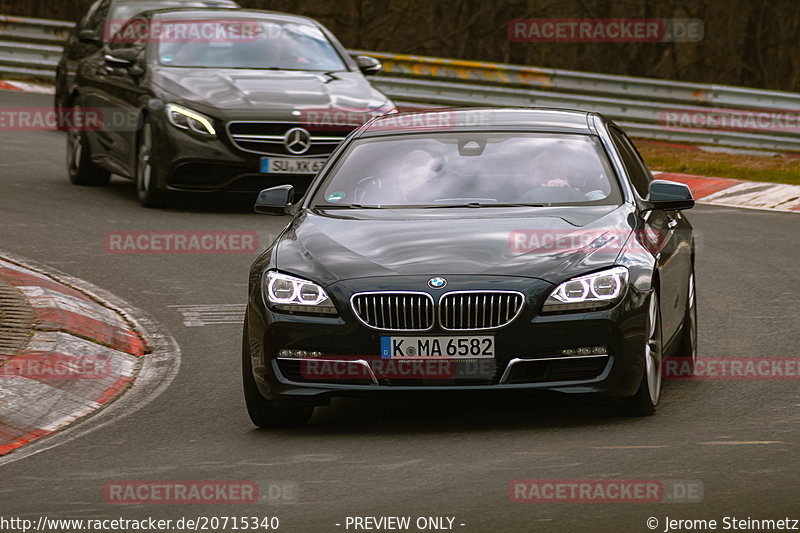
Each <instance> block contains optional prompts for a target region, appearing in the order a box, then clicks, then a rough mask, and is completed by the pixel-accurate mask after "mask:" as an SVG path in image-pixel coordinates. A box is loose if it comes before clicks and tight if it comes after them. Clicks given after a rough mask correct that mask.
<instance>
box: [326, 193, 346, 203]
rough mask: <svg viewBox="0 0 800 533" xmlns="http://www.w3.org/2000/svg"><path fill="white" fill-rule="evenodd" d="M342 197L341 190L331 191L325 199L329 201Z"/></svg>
mask: <svg viewBox="0 0 800 533" xmlns="http://www.w3.org/2000/svg"><path fill="white" fill-rule="evenodd" d="M342 198H344V193H343V192H332V193H330V194H329V195H328V196H327V197H326V198H325V199H326V200H328V201H329V202H338V201H339V200H341V199H342Z"/></svg>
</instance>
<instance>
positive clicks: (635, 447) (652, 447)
mask: <svg viewBox="0 0 800 533" xmlns="http://www.w3.org/2000/svg"><path fill="white" fill-rule="evenodd" d="M656 448H669V446H589V449H590V450H652V449H656Z"/></svg>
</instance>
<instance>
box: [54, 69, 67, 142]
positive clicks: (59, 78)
mask: <svg viewBox="0 0 800 533" xmlns="http://www.w3.org/2000/svg"><path fill="white" fill-rule="evenodd" d="M65 84H66V80H65V79H64V74H63V73H62V71H61V69H60V68H59V69H58V70H57V71H56V83H55V89H56V94H55V96H54V97H53V109H54V110H55V112H56V116H57V117H58V120H57V122H56V129H58V130H60V131H69V129H68V128H66V127H65V126H64V124H65V123H66V121H65V120H63V119H64V118H65V117H64V112H65V109H66V107H67V98H66V87H65ZM66 118H68V117H66Z"/></svg>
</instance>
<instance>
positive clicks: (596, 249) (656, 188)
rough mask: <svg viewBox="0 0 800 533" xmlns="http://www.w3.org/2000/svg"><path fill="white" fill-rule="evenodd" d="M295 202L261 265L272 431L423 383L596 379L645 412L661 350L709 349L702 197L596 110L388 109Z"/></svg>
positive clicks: (251, 399)
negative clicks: (343, 401)
mask: <svg viewBox="0 0 800 533" xmlns="http://www.w3.org/2000/svg"><path fill="white" fill-rule="evenodd" d="M293 196H294V190H293V187H292V186H291V185H284V186H278V187H273V188H270V189H266V190H264V191H261V193H260V195H259V198H258V200H257V203H256V206H255V209H256V211H257V212H261V213H279V214H280V213H283V214H288V215H290V216H291V221H290V222H289V223H288V225H287V226H286V227H285V229H284V230H283V231H282V233H281V234H280V235H279V237H278V238H277V239H276V240H275V242H274V243H273V244H272V245H271V246H270V247H269V248H268V249H267V250H266V251H265V252H264V253H263V254H262V255H260V256H259V257H258V259H257V260H256V261H255V263H254V264H253V266H252V268H251V271H250V278H249V301H248V306H247V313H246V316H245V320H244V335H243V345H242V366H243V377H244V392H245V398H246V403H247V409H248V412H249V414H250V417H251V419H252V421H253V422H254V423H255V424H256V425H258V426H262V427H270V426H281V425H297V424H303V423H305V422H307V421H308V419H309V417H310V416H311V414H312V412H313V409H314V407H315V406H318V405H325V404H327V403H329V401H330V399H331V398H332V397H336V396H345V395H364V394H366V395H380V394H384V393H387V392H390V391H393V392H400V391H407V392H412V391H422V390H426V391H430V390H436V391H465V390H481V389H485V390H508V389H546V390H552V391H560V392H565V393H599V394H603V395H607V396H613V397H618V398H622V403H623V404H624V405H625V406H626V408H627V410H628V411H629V412H630V413H632V414H636V415H649V414H652V413H653V412H654V411H655V408H656V405H657V404H658V402H659V397H660V395H661V382H662V377H661V362H662V359H664V358H665V357H668V356H670V355H675V354H679V355H681V356H684V357H686V358H687V361H693V360H694V358H695V357H696V336H697V333H696V332H697V328H696V323H697V320H696V304H695V282H694V260H695V245H694V238H693V230H692V226H691V224H690V223H689V221H688V220H687V218H686V217H685V216H684V214H683V210H685V209H689V208H691V207H692V206H693V205H694V200H693V198H692V194H691V191H690V190H689V188H688V187H686V186H685V185H683V184H679V183H673V182H669V181H662V180H654V179H653V176H652V174H651V173H650V171H649V170H648V168H647V166H646V165H645V163H644V162H643V160H642V158H641V156H640V155H639V153H638V151H637V150H636V148H635V147H634V145H633V143H632V142H631V141H630V139H629V138H628V137H627V135H626V134H625V133H624V132H623V131H622V129H620V128H619V127H618V126H617V125H615V124H614V123H613V122H611V121H610V120H608V119H606V118H605V117H603V116H602V115H599V114H597V113H587V112H579V111H570V110H555V109H462V110H435V111H429V112H425V113H401V114H394V115H386V116H384V117H379V118H376V119H374V120H372V121H370V122H368V123H367V124H365V125H363V126H362V127H360V128H359V129H358V130H356V131H355V132H353V133H352V134H351V135H350V136H348V138H347V139H346V140H345V141H344V142H343V143H342V145H340V146H339V147H338V148H337V150H336V151H335V152H334V153H333V154H332V155H331V157H330V159H329V160H328V161H327V162H326V164H325V166H324V167H323V168H322V169H321V170H320V171H319V173H318V174H317V175H316V177H315V178H314V181H313V182H312V184H311V186H310V188H309V190H308V191H307V193H306V194H305V196H304V197H303V198H302V199H301V200H300V201H299V202H297V203H295V202H294V198H293Z"/></svg>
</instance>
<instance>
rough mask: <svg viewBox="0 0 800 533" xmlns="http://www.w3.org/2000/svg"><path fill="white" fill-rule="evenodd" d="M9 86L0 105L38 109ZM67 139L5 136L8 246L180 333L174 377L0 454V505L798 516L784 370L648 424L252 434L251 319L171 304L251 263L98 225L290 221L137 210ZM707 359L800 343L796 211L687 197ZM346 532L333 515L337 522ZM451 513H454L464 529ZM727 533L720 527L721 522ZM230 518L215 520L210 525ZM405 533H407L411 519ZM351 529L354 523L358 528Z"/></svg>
mask: <svg viewBox="0 0 800 533" xmlns="http://www.w3.org/2000/svg"><path fill="white" fill-rule="evenodd" d="M49 103H50V98H49V97H47V96H39V95H30V94H22V93H13V92H6V91H3V92H0V106H2V107H6V106H12V107H13V106H22V107H32V106H47V105H49ZM65 143H66V136H65V134H63V133H60V132H35V131H32V132H19V131H0V250H5V251H7V252H11V253H13V254H17V255H19V256H23V257H27V258H30V259H32V260H34V261H37V262H39V263H42V264H46V265H50V266H52V267H54V268H57V269H59V270H61V271H63V272H66V273H68V274H70V275H72V276H76V277H79V278H82V279H85V280H87V281H89V282H91V283H94V284H95V285H97V286H99V287H102V288H103V289H106V290H108V291H110V292H111V293H113V294H115V295H116V296H118V297H120V298H122V299H123V300H125V301H127V302H129V303H130V304H131V305H132V306H135V307H137V308H139V309H142V310H144V311H145V312H146V313H148V314H149V315H150V316H151V317H152V318H154V319H155V320H156V321H158V322H159V323H160V324H161V325H162V326H163V328H164V329H165V330H166V331H168V332H170V333H171V334H172V336H174V338H175V340H176V341H177V343H178V344H179V345H180V349H181V353H182V355H181V357H182V360H181V367H180V371H179V373H178V375H177V377H176V378H175V380H174V381H173V382H172V384H171V385H170V386H169V387H168V388H167V390H166V391H165V392H163V393H162V394H161V396H160V397H158V398H156V399H155V400H154V401H152V402H151V403H149V404H148V405H146V406H144V407H142V408H141V409H139V410H135V411H132V412H130V413H129V414H128V415H127V416H125V417H123V418H121V419H119V420H117V421H115V422H114V423H112V424H109V425H107V426H105V427H102V428H100V429H97V430H96V431H94V432H92V433H89V434H87V435H86V436H83V437H81V438H77V439H74V440H71V441H69V442H65V443H63V444H61V445H59V446H56V447H53V448H51V449H49V450H46V451H43V452H41V453H38V454H35V455H32V456H30V457H26V458H24V459H22V460H18V461H14V462H9V463H6V464H0V516H5V517H9V516H16V517H23V518H29V519H33V520H36V519H38V517H39V516H42V515H45V516H48V517H49V518H115V517H120V516H121V517H127V518H134V519H141V518H146V517H148V516H153V517H157V518H177V517H181V516H203V515H204V516H225V515H228V516H232V515H237V516H243V515H247V516H253V515H258V516H278V517H279V518H280V521H281V525H280V529H279V530H280V531H284V532H328V531H331V532H333V531H345V530H346V529H345V518H346V517H347V516H411V517H412V520H413V519H415V518H416V517H418V516H450V517H455V522H454V524H455V525H454V528H455V530H459V531H465V532H467V531H470V532H476V531H481V532H483V531H559V532H563V531H649V529H648V528H647V526H646V525H645V521H646V520H647V519H648V518H649V517H655V518H657V519H658V520H659V522H660V525H659V527H658V529H657V530H658V531H663V530H664V525H663V522H664V520H665V517H667V516H669V517H670V518H671V519H674V518H680V519H716V520H718V521H720V520H722V518H723V517H726V516H736V517H737V518H747V517H751V518H759V519H762V518H763V519H770V518H771V519H778V518H783V517H785V516H787V515H788V516H789V517H792V516H794V518H796V519H800V505H798V497H797V495H798V493H800V478H799V477H798V475H797V473H798V472H800V453H798V447H797V446H798V443H800V388H798V381H797V380H789V381H763V380H746V381H690V382H689V381H669V382H666V383H665V386H664V392H663V397H662V403H661V405H660V407H659V412H658V413H657V415H656V416H653V417H647V418H625V417H621V416H619V415H618V414H617V413H616V412H615V411H614V410H613V407H614V406H613V405H609V404H608V403H607V402H604V401H598V400H597V399H591V398H576V397H572V396H570V397H562V396H549V395H546V396H542V395H523V396H513V397H508V396H497V395H479V396H468V397H463V396H458V397H456V396H444V397H441V396H440V397H435V398H430V397H423V398H408V399H399V400H398V399H379V400H375V401H359V400H354V399H349V400H341V401H335V402H334V404H333V405H332V406H331V407H326V408H321V409H318V410H317V412H316V413H315V415H314V417H313V419H312V421H311V423H310V425H309V426H307V427H305V428H302V429H291V430H288V429H287V430H274V431H263V430H257V429H256V428H255V427H254V426H253V425H252V424H251V423H250V421H249V419H248V417H247V414H246V412H245V408H244V402H243V398H242V392H241V375H240V342H241V325H239V324H219V325H209V326H204V327H187V326H185V325H184V322H183V316H182V315H181V314H180V313H179V312H178V311H177V310H176V308H175V307H170V306H176V305H196V304H242V303H244V301H245V294H246V279H247V272H248V268H249V265H250V262H251V260H252V256H251V255H235V254H228V255H226V254H218V255H118V254H109V253H107V252H106V251H105V249H104V234H105V233H106V232H107V231H110V230H188V229H206V230H249V231H256V232H258V233H259V240H260V247H261V248H263V247H264V246H265V245H266V244H267V239H269V237H270V236H271V235H275V234H276V233H277V232H278V231H279V230H280V229H281V227H282V226H283V225H284V224H285V223H286V219H284V218H278V217H264V216H257V215H254V214H252V213H251V211H250V202H249V199H236V198H225V199H220V198H206V199H203V198H200V199H197V198H188V199H183V200H181V201H180V202H179V204H178V205H177V206H176V207H175V208H172V209H168V210H146V209H144V208H142V207H140V206H139V204H138V202H137V201H136V198H135V191H134V187H133V184H132V183H131V182H128V181H125V180H122V179H120V178H114V179H112V182H111V184H110V185H109V186H108V187H102V188H88V187H77V186H73V185H72V184H70V183H69V181H68V179H67V176H66V173H65V164H64V160H65ZM689 216H690V218H691V220H692V221H693V223H694V224H695V227H696V228H697V232H698V244H699V250H698V257H697V283H698V302H699V349H700V354H701V356H704V357H710V356H750V355H765V356H766V355H768V356H798V355H800V348H798V346H800V328H798V317H800V298H798V292H797V287H798V286H800V269H798V266H797V265H798V262H799V261H800V251H798V246H797V245H798V243H799V242H800V237H798V234H800V216H798V215H795V214H786V213H772V212H764V211H754V210H746V209H736V208H716V207H706V206H698V207H696V208H695V209H694V210H692V211H691V212H690V213H689ZM588 478H617V479H660V480H699V481H701V482H702V484H703V498H702V502H701V503H686V504H665V503H657V504H649V503H648V504H644V503H636V504H630V503H629V504H611V503H606V504H598V503H592V504H581V503H557V504H541V503H539V504H531V503H513V502H511V501H510V499H509V483H510V482H511V481H512V480H515V479H572V480H575V479H588ZM134 479H135V480H162V481H163V480H204V479H210V480H255V481H257V482H259V483H260V484H261V485H260V486H262V487H263V486H264V484H265V483H266V484H269V483H278V484H289V485H292V486H293V487H294V488H295V490H296V492H295V494H294V495H293V496H292V497H291V498H286V499H284V500H283V501H274V502H268V503H264V504H256V505H215V506H211V505H185V504H184V505H133V506H130V505H111V504H108V503H106V501H105V500H104V493H103V487H104V485H105V484H106V483H107V482H109V481H115V480H134ZM336 524H341V526H337V525H336ZM460 524H464V525H463V526H462V525H460ZM720 529H721V527H720ZM220 530H221V529H220ZM411 530H412V531H415V530H416V529H414V528H412V529H411ZM349 531H353V529H352V528H351V529H349Z"/></svg>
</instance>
